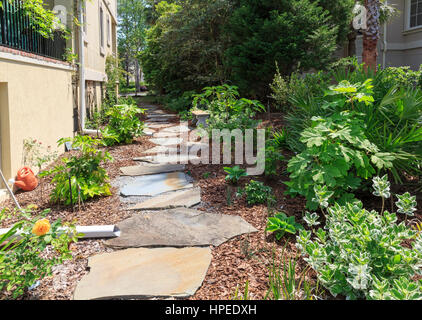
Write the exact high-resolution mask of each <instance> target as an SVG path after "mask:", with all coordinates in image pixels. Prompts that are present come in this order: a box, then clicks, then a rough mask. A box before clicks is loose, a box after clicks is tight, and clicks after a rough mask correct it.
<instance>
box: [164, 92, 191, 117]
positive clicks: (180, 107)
mask: <svg viewBox="0 0 422 320" xmlns="http://www.w3.org/2000/svg"><path fill="white" fill-rule="evenodd" d="M174 94H176V93H173V95H174ZM194 94H196V92H195V91H186V92H183V94H182V95H180V96H177V97H176V98H171V97H169V99H168V101H167V102H166V103H165V105H166V107H167V108H169V109H170V110H172V111H174V112H183V111H188V110H189V109H190V108H192V101H193V97H192V96H193V95H194Z"/></svg>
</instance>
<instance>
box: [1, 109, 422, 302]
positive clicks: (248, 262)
mask: <svg viewBox="0 0 422 320" xmlns="http://www.w3.org/2000/svg"><path fill="white" fill-rule="evenodd" d="M266 117H267V115H264V114H262V115H261V118H262V119H263V120H264V121H263V125H264V126H266V125H268V124H269V122H268V120H266ZM282 124H283V121H282V117H281V116H280V115H279V114H272V115H271V125H272V126H273V127H280V126H282ZM152 146H153V144H152V143H150V142H149V138H148V137H142V138H138V139H136V140H135V142H134V143H133V144H131V145H123V146H117V147H110V148H107V150H108V151H109V152H110V153H111V155H112V156H113V158H114V162H110V163H107V164H106V166H105V168H106V170H107V173H108V175H109V177H110V180H114V179H115V178H116V177H118V176H119V168H120V167H123V166H131V165H136V162H134V161H133V158H135V157H138V156H140V155H141V154H142V151H144V150H147V149H149V148H151V147H152ZM72 152H75V151H72ZM291 156H292V154H291V153H285V157H286V159H289V158H290V157H291ZM57 161H60V159H59V160H57ZM57 161H56V162H57ZM223 167H224V165H191V164H189V165H187V168H186V173H188V174H190V175H192V177H193V178H194V180H195V181H196V182H197V184H198V186H200V187H201V189H202V203H203V205H202V209H201V210H207V211H209V212H218V213H222V214H227V215H238V216H241V217H242V218H243V219H245V220H246V221H247V222H249V223H250V224H251V225H253V226H254V227H255V228H256V229H257V230H258V232H257V233H252V234H248V235H243V236H240V237H236V238H234V239H232V240H230V241H227V242H226V243H224V244H222V245H221V246H219V247H213V248H212V262H211V265H210V267H209V269H208V272H207V275H206V278H205V280H204V282H203V285H202V287H201V288H200V289H199V290H198V291H197V292H196V294H195V295H194V296H192V297H191V298H190V299H192V300H207V299H231V298H233V295H234V293H235V290H236V287H237V286H239V289H240V292H242V290H243V289H244V286H245V283H246V281H248V282H249V298H250V299H263V298H264V297H265V295H266V293H267V290H268V275H269V271H268V268H269V267H270V266H271V265H272V263H273V260H274V259H275V261H276V263H277V264H278V263H279V261H280V258H281V255H282V253H283V254H284V255H285V257H284V258H286V256H288V257H291V258H294V257H296V256H299V252H298V250H297V248H296V246H295V243H296V238H295V237H294V236H285V237H283V238H282V239H281V240H280V241H276V239H275V237H274V236H273V235H271V234H267V233H266V232H265V228H266V225H267V218H268V215H269V211H268V208H267V206H266V205H255V206H248V205H247V203H246V200H245V197H244V196H243V197H236V196H235V192H234V191H233V192H232V201H231V203H230V204H228V201H227V195H226V194H227V191H226V190H227V182H226V181H225V176H226V174H225V172H224V170H223ZM251 179H252V178H251V177H245V178H242V179H241V181H240V183H239V187H244V185H245V184H246V183H247V182H249V181H250V180H251ZM253 179H254V180H258V181H262V182H265V184H266V185H268V186H270V187H272V189H273V190H274V194H275V196H276V199H277V203H276V205H274V208H275V209H276V210H279V211H284V212H285V213H286V214H287V215H289V216H292V215H294V216H295V217H296V221H297V222H299V223H301V224H304V223H303V221H302V216H303V212H304V211H305V202H306V201H305V199H304V198H302V197H296V198H291V197H288V196H284V195H283V194H284V192H285V191H286V186H285V185H284V184H283V181H288V175H287V173H286V162H283V163H282V165H281V168H279V174H278V176H277V177H274V178H273V179H271V180H269V179H265V177H253ZM50 181H51V178H43V179H41V180H40V186H39V187H38V188H37V189H35V190H34V191H32V192H26V193H18V194H17V196H16V197H17V199H18V201H19V203H20V204H21V206H22V207H25V206H27V205H30V204H35V205H36V206H37V207H38V210H42V209H46V208H51V213H50V215H49V217H50V218H51V220H56V219H58V218H61V219H62V220H63V221H67V222H71V221H74V220H75V219H76V221H77V224H79V225H87V226H89V225H101V224H107V225H108V224H117V223H118V222H120V221H122V220H124V219H126V218H128V217H130V216H131V215H133V212H131V211H128V210H127V208H126V207H125V204H123V203H121V202H120V199H119V190H118V189H117V188H115V187H113V189H112V193H113V195H112V196H110V197H103V198H95V199H93V200H90V201H87V202H85V203H84V204H83V206H82V208H81V209H79V208H78V206H77V205H76V206H75V207H74V209H73V210H72V208H70V207H69V206H61V205H59V206H57V205H51V204H50V203H49V200H48V194H49V192H50V191H51V190H52V185H51V184H50ZM41 188H42V189H43V196H42V197H41ZM392 191H393V192H397V193H403V192H405V191H409V192H411V193H412V194H416V193H415V192H416V191H415V189H413V187H412V186H398V185H394V186H392ZM358 197H360V199H361V200H362V201H363V202H364V204H365V206H366V208H367V209H369V210H370V209H377V210H380V205H379V199H378V198H375V197H374V196H372V195H371V194H370V193H369V192H368V193H366V194H360V195H358ZM417 199H418V200H419V202H418V211H417V212H416V214H415V217H414V219H412V220H418V221H422V210H421V208H422V200H421V199H422V197H421V193H420V192H419V193H417ZM3 206H5V207H13V202H12V201H11V200H8V201H7V202H6V203H4V204H3ZM399 219H402V217H399ZM13 222H15V221H14V220H13V219H9V220H5V221H3V223H2V227H8V226H10V225H11V224H12V223H13ZM284 248H285V250H284V251H283V249H284ZM71 249H72V256H73V258H74V259H73V260H69V261H66V262H65V263H64V264H62V265H59V266H57V267H55V268H54V269H53V270H54V271H53V276H52V277H48V278H45V279H43V280H42V281H41V284H40V286H38V287H37V288H35V289H34V290H32V291H30V292H28V293H27V294H26V295H25V296H23V297H22V299H41V300H44V299H48V300H52V299H60V300H67V299H72V296H73V292H74V290H75V287H76V285H77V283H78V281H79V280H80V279H81V278H82V277H83V276H84V275H85V274H87V273H88V271H87V270H86V269H87V262H88V257H90V256H92V255H96V254H99V253H103V252H110V251H113V250H112V249H109V248H106V247H105V246H104V244H103V240H81V241H79V242H78V243H75V244H72V245H71ZM306 268H307V264H306V263H305V262H304V261H303V259H301V258H299V259H298V265H297V268H296V274H297V275H299V274H301V272H302V271H303V270H305V269H306ZM307 279H308V280H309V281H310V282H311V283H313V284H315V281H316V275H315V273H314V272H313V271H309V272H308V273H307ZM318 295H320V297H321V298H324V299H333V297H332V296H330V295H329V294H327V293H325V292H323V291H322V290H321V291H320V292H319V293H318ZM2 298H7V297H2ZM339 298H341V297H339Z"/></svg>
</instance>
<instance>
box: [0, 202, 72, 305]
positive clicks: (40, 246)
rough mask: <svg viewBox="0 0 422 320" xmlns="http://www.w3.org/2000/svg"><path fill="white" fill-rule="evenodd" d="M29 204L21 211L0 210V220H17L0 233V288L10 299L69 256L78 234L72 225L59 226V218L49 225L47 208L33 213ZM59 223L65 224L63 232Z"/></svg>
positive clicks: (22, 292) (45, 275) (47, 273)
mask: <svg viewBox="0 0 422 320" xmlns="http://www.w3.org/2000/svg"><path fill="white" fill-rule="evenodd" d="M33 207H34V206H29V207H28V208H27V209H23V210H21V211H17V210H14V211H11V210H9V209H7V208H4V209H2V210H1V212H0V221H2V220H4V219H6V218H9V217H11V216H14V217H16V216H19V218H20V219H21V220H20V221H19V222H17V223H16V224H14V226H13V227H12V228H11V229H10V230H9V231H8V232H7V233H5V234H3V235H0V243H1V244H2V246H1V247H0V291H3V290H4V291H3V294H11V295H12V298H13V299H16V298H18V297H19V296H21V295H23V294H24V293H25V292H27V290H28V287H30V286H32V285H34V284H35V283H36V282H37V281H38V280H41V279H43V278H44V277H47V276H51V271H52V267H53V266H55V265H58V264H60V263H62V262H63V261H64V260H66V259H71V258H72V255H71V251H70V250H69V244H70V242H72V241H73V242H76V241H77V240H78V236H79V235H77V234H76V230H75V227H74V226H73V225H70V224H64V225H63V224H62V223H61V221H60V220H57V221H55V222H54V223H52V224H51V225H50V222H49V221H48V220H47V219H45V217H46V216H47V215H48V214H49V212H50V210H44V211H43V212H41V213H40V214H39V215H37V216H35V215H33V212H32V209H33ZM63 226H65V227H67V229H66V231H63V230H62V231H60V230H59V228H61V227H63ZM59 231H60V232H59ZM50 245H51V248H52V249H53V250H49V254H48V255H46V252H45V249H46V248H47V246H50Z"/></svg>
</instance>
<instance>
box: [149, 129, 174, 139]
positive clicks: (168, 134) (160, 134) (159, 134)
mask: <svg viewBox="0 0 422 320" xmlns="http://www.w3.org/2000/svg"><path fill="white" fill-rule="evenodd" d="M178 136H180V132H166V131H160V132H156V133H154V134H153V137H154V138H174V137H178Z"/></svg>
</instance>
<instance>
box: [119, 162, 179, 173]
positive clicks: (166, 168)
mask: <svg viewBox="0 0 422 320" xmlns="http://www.w3.org/2000/svg"><path fill="white" fill-rule="evenodd" d="M183 170H185V166H184V165H183V164H163V165H153V164H149V165H142V166H132V167H123V168H120V172H121V173H122V175H123V176H144V175H149V174H157V173H167V172H175V171H183Z"/></svg>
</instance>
